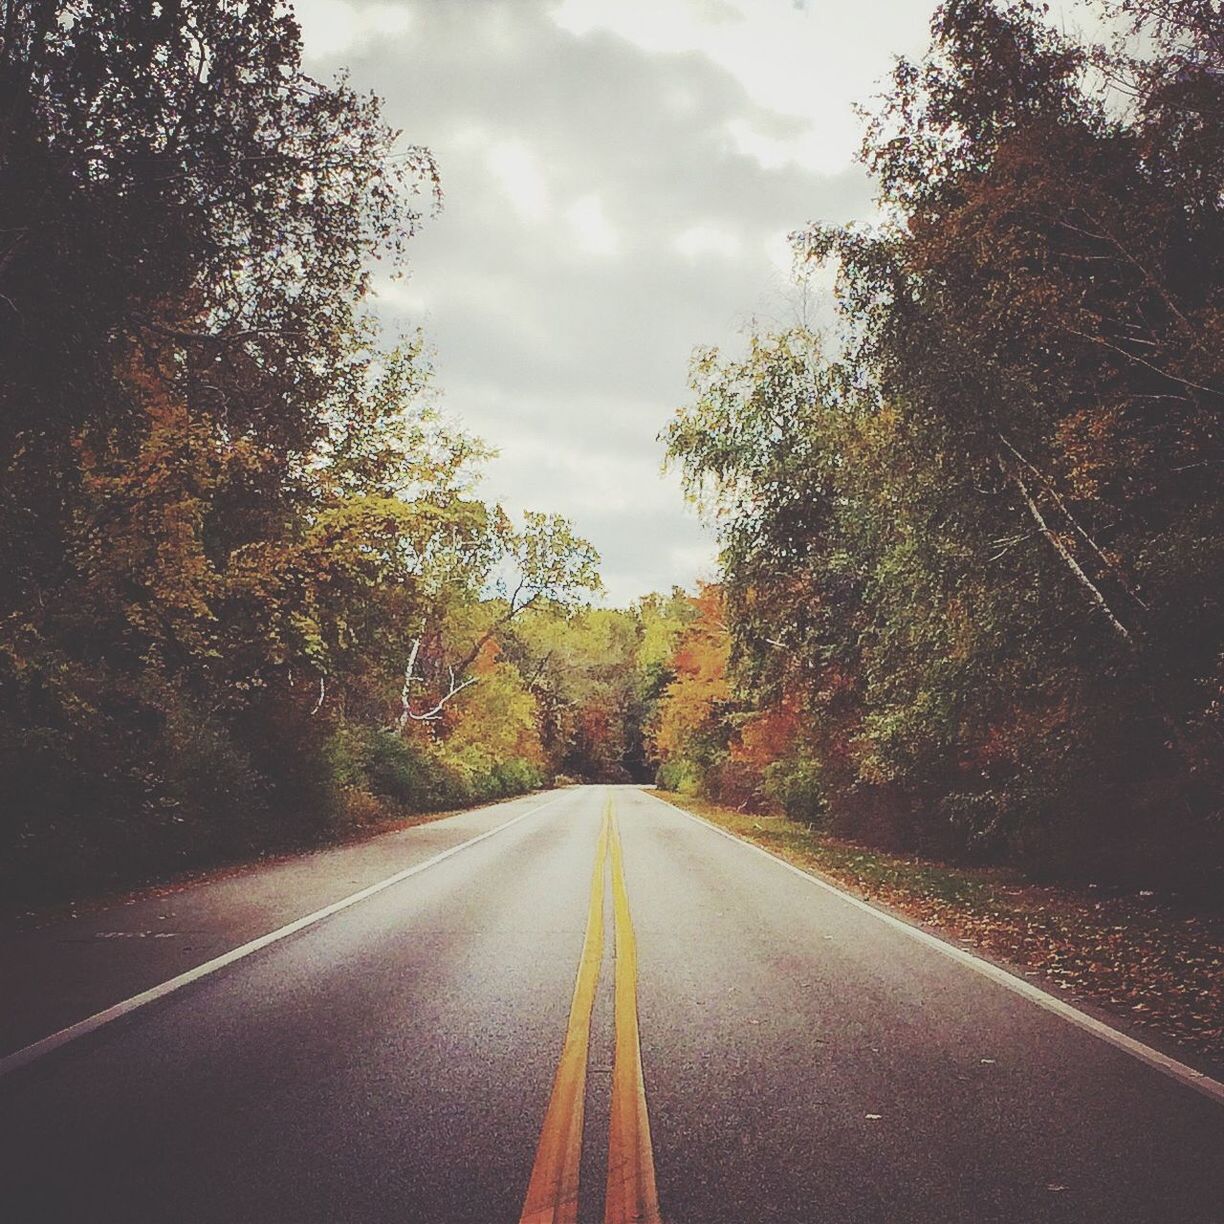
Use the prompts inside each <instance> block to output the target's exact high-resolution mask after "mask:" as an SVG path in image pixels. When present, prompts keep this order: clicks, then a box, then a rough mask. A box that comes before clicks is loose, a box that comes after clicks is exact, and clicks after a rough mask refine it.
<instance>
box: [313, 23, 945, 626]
mask: <svg viewBox="0 0 1224 1224" xmlns="http://www.w3.org/2000/svg"><path fill="white" fill-rule="evenodd" d="M297 8H298V15H299V17H300V19H301V21H302V26H303V33H304V38H305V44H306V54H307V67H308V68H309V70H310V71H311V72H312V73H313V74H314V75H316V76H319V77H322V78H327V77H330V76H331V75H332V74H333V73H334V72H335V71H336V70H338V69H340V68H342V67H347V68H348V69H349V70H350V71H351V76H352V83H353V84H354V86H356V87H357V88H358V89H360V90H363V91H364V90H369V89H373V90H374V91H375V92H377V93H378V94H379V95H381V97H382V98H383V99H384V100H385V109H386V116H387V119H388V121H389V122H390V123H391V124H392V125H393V126H394V127H397V128H400V129H402V130H403V132H404V139H405V141H406V142H409V143H414V144H423V145H425V146H427V147H428V148H429V149H430V150H432V152H433V153H434V155H435V156H436V158H437V161H438V164H439V167H440V170H441V175H442V186H443V190H444V192H445V204H444V207H443V210H442V212H441V213H440V214H439V215H438V216H437V217H436V218H433V219H431V220H429V221H428V223H427V224H426V225H425V226H424V228H423V229H422V231H421V233H420V235H419V236H418V237H416V238H415V239H414V240H413V243H412V244H411V269H412V270H411V275H410V277H409V278H408V279H407V280H402V281H399V282H396V283H391V284H386V285H383V286H382V287H381V289H380V301H379V306H380V310H381V312H382V314H383V315H384V316H385V317H386V319H387V321H388V322H389V323H390V324H392V325H393V326H395V327H401V328H413V327H416V326H418V325H420V326H423V327H424V329H425V331H426V334H427V335H428V337H429V339H430V341H431V343H432V345H433V347H434V349H435V351H436V366H437V371H438V381H439V385H440V387H441V390H442V393H443V396H444V404H445V405H446V408H447V410H448V411H449V412H450V413H451V414H453V415H455V416H457V417H459V418H460V419H461V420H462V421H463V422H464V423H465V424H466V425H467V426H468V427H469V428H470V429H471V430H473V431H474V432H476V433H478V434H480V435H481V436H482V437H484V438H485V439H486V440H487V441H488V442H490V443H491V444H492V445H493V446H495V447H496V448H497V449H498V450H499V452H500V457H499V458H498V459H497V460H495V461H494V462H493V463H492V464H491V465H490V467H489V473H488V478H487V481H486V485H485V492H486V494H487V495H488V496H490V497H494V498H497V499H500V500H502V501H503V502H504V503H505V504H506V506H507V508H508V509H510V510H512V511H514V510H520V509H523V508H528V509H538V510H548V511H557V512H560V513H563V514H566V515H568V516H569V517H571V518H572V519H573V521H574V523H575V525H576V527H577V529H578V530H579V531H580V532H581V533H582V534H584V535H586V536H587V537H588V538H590V539H591V540H592V541H593V542H594V544H595V546H596V547H597V548H598V549H599V551H600V553H601V554H602V556H603V562H604V564H603V573H604V580H605V582H606V585H607V588H608V598H609V599H610V601H611V602H613V603H617V604H620V603H625V602H627V601H629V600H631V599H633V598H636V597H637V596H639V595H642V594H645V593H646V592H648V591H651V590H666V589H668V588H670V586H671V585H672V584H673V583H680V584H684V585H689V584H691V583H692V582H693V581H694V579H695V578H697V577H698V576H699V575H701V574H706V575H707V576H709V575H710V572H711V562H712V558H713V547H712V545H711V543H710V539H709V536H708V533H706V532H705V531H704V530H703V529H702V528H701V527H700V526H699V525H698V523H697V521H696V519H695V517H694V515H693V512H692V511H691V510H690V509H689V508H688V507H687V506H686V505H685V503H684V500H683V498H682V496H681V493H680V489H679V486H678V482H677V480H676V479H675V478H674V477H666V478H665V477H663V476H662V475H661V474H660V461H661V458H662V448H661V447H660V445H659V443H658V442H657V440H656V439H657V435H658V433H659V431H660V429H661V428H663V427H664V425H665V424H666V422H667V420H668V419H669V417H670V416H671V415H672V413H673V412H674V411H675V409H676V408H677V407H678V406H679V405H680V404H682V403H683V402H685V399H686V395H687V366H688V358H689V354H690V352H691V351H692V349H693V347H694V346H695V345H698V344H718V345H732V346H733V345H734V344H735V343H736V341H737V338H739V337H741V336H742V334H743V332H744V329H745V326H746V324H747V323H748V321H749V319H750V318H751V317H753V316H754V315H755V316H757V317H760V318H763V319H767V320H778V321H786V320H787V319H788V315H790V316H793V313H794V311H795V309H796V300H797V299H796V293H795V291H794V289H793V288H792V287H789V285H788V278H789V264H790V256H789V251H788V249H787V246H786V241H785V237H786V234H787V233H788V231H790V230H793V229H796V228H798V227H799V226H800V225H802V224H803V223H804V222H806V221H808V220H816V219H820V220H826V221H832V222H841V221H849V220H853V219H856V218H862V217H865V216H867V215H868V214H869V212H870V210H871V189H870V185H869V183H868V182H867V180H866V178H865V176H864V174H863V172H862V170H861V169H860V168H859V167H858V166H857V165H856V163H855V162H854V152H855V149H856V147H857V142H858V131H859V124H858V121H857V120H856V118H855V116H854V114H853V112H852V106H853V104H854V103H855V102H856V101H860V102H861V101H866V100H868V99H870V97H871V96H872V95H873V94H875V93H877V92H878V91H879V88H880V83H881V80H882V78H883V77H884V76H885V74H886V73H887V72H888V70H889V67H890V65H891V60H892V57H893V56H894V55H896V54H898V53H906V54H911V55H913V54H916V53H919V52H920V51H921V50H922V48H923V47H924V46H925V43H926V32H927V23H928V20H929V14H930V11H931V8H932V0H870V2H866V0H854V2H847V0H805V2H800V0H490V2H483V0H378V2H367V0H297Z"/></svg>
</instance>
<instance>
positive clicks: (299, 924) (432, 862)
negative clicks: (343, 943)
mask: <svg viewBox="0 0 1224 1224" xmlns="http://www.w3.org/2000/svg"><path fill="white" fill-rule="evenodd" d="M563 796H564V792H563V793H562V794H561V795H554V796H553V797H552V798H550V799H547V800H545V801H544V802H543V803H539V804H537V805H536V806H535V807H533V808H528V809H527V811H525V812H520V813H519V814H518V815H517V816H513V817H511V819H509V820H507V821H505V822H504V823H503V824H499V825H497V826H496V827H495V828H492V829H487V830H486V831H485V832H483V833H479V834H477V835H476V836H475V837H470V838H468V840H467V841H465V842H460V843H459V844H458V845H457V846H451V847H450V849H449V850H443V851H442V852H441V853H440V854H435V855H434V856H433V858H428V859H425V861H424V862H421V863H416V864H414V865H413V866H412V867H406V868H405V869H404V870H403V871H397V872H396V873H395V874H394V875H390V876H387V878H386V879H385V880H379V881H377V882H376V883H374V884H371V885H369V886H368V887H366V888H363V889H361V890H360V891H359V892H355V893H352V894H351V895H349V896H347V897H342V898H341V899H340V900H339V901H333V902H332V903H331V905H325V906H324V907H323V908H322V909H317V910H315V911H314V913H312V914H307V915H306V916H305V917H303V918H298V919H297V920H296V921H294V922H290V923H289V924H288V925H286V926H283V927H278V928H277V929H276V930H275V931H269V932H268V933H267V934H266V935H260V936H259V937H258V938H257V939H252V940H250V942H248V943H244V944H241V945H239V946H238V947H237V948H231V949H230V950H229V951H228V952H223V953H222V954H221V955H220V956H214V957H213V959H212V960H209V961H205V962H204V963H203V964H202V965H197V966H196V967H195V968H194V969H188V970H187V971H186V972H184V973H180V974H178V975H177V976H176V977H172V978H168V979H167V980H166V981H164V982H161V983H160V984H159V985H157V986H152V987H150V988H149V989H148V990H142V991H141V992H140V993H139V994H134V995H132V996H131V998H128V999H124V1000H123V1001H122V1002H121V1003H115V1004H114V1005H112V1006H111V1007H107V1008H103V1010H102V1011H99V1012H94V1014H93V1015H92V1016H86V1017H85V1019H84V1020H78V1021H77V1022H76V1023H75V1024H70V1025H68V1027H67V1028H62V1029H60V1030H59V1031H58V1032H55V1033H50V1034H48V1035H47V1036H46V1037H42V1038H40V1039H39V1040H38V1041H35V1042H32V1043H31V1044H30V1045H28V1046H23V1047H22V1048H21V1049H20V1050H14V1051H13V1053H11V1054H6V1055H5V1056H4V1057H3V1058H0V1078H3V1077H4V1076H6V1075H8V1074H9V1073H10V1072H12V1071H16V1070H17V1069H18V1068H19V1067H25V1066H28V1065H29V1064H30V1063H32V1062H36V1061H37V1060H38V1059H40V1058H43V1057H44V1056H45V1055H47V1054H50V1053H51V1052H52V1051H53V1050H58V1049H59V1048H60V1047H61V1046H65V1045H67V1044H68V1043H69V1042H70V1041H76V1040H77V1038H78V1037H85V1036H87V1035H88V1034H90V1033H94V1032H97V1030H98V1029H100V1028H102V1027H103V1025H106V1024H110V1022H111V1021H112V1020H118V1019H119V1018H120V1017H121V1016H126V1015H128V1014H129V1013H130V1012H134V1011H136V1010H137V1008H140V1007H144V1006H145V1005H146V1004H148V1003H154V1002H156V1001H157V1000H158V999H164V998H165V997H166V996H167V995H169V994H173V993H174V992H175V991H176V990H181V989H182V988H183V987H184V986H188V985H190V984H191V983H192V982H198V981H199V980H200V979H201V978H204V977H208V976H209V975H211V974H213V973H216V972H218V970H221V969H224V968H225V967H226V966H227V965H232V964H233V963H234V962H235V961H240V960H242V959H244V958H245V957H248V956H251V955H252V954H253V953H255V952H258V951H260V950H261V949H263V948H266V947H268V946H269V945H270V944H274V943H278V942H279V941H280V940H282V939H287V938H288V937H289V936H290V935H295V934H297V932H298V931H303V930H305V929H306V928H307V927H310V926H314V925H315V923H316V922H322V921H323V919H324V918H330V917H331V916H332V915H333V914H338V913H340V911H341V910H346V909H348V908H349V907H350V906H352V905H356V904H358V902H360V901H365V900H367V899H368V898H370V897H372V896H374V895H375V894H376V893H380V892H382V891H383V889H385V888H390V887H391V886H392V885H393V884H398V883H400V882H401V881H402V880H406V879H408V877H409V876H414V875H417V874H419V873H420V872H422V871H426V870H427V869H428V868H430V867H433V866H436V865H437V864H438V863H441V862H442V861H443V860H444V859H448V858H450V857H451V856H452V855H455V854H458V853H459V851H460V850H466V849H467V848H468V847H469V846H474V845H476V843H477V842H482V841H484V840H485V839H486V838H489V837H493V836H494V835H495V834H497V833H501V832H503V831H504V830H506V829H508V828H510V826H511V825H516V824H518V823H519V821H520V820H526V819H527V817H528V816H534V815H535V814H536V812H539V811H541V810H542V809H544V808H546V807H550V806H551V805H552V804H554V803H556V802H558V801H559V800H560V799H561V798H563ZM660 802H662V800H660ZM477 810H479V809H477Z"/></svg>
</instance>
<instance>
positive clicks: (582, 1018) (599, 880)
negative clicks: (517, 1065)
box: [519, 799, 612, 1224]
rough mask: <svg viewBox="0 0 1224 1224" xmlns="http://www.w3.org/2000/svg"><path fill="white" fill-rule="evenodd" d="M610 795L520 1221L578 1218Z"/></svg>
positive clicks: (548, 1223) (565, 1222) (539, 1223)
mask: <svg viewBox="0 0 1224 1224" xmlns="http://www.w3.org/2000/svg"><path fill="white" fill-rule="evenodd" d="M611 812H612V801H611V799H609V800H608V804H607V806H606V807H605V808H604V815H603V824H602V825H601V826H600V830H599V844H598V847H597V848H596V851H595V868H594V873H593V875H592V877H591V901H590V907H589V909H588V910H587V925H586V936H585V938H584V940H583V944H582V959H581V960H580V961H579V963H578V980H577V981H576V982H575V984H574V1001H573V1003H572V1004H571V1005H570V1017H569V1027H568V1028H567V1029H566V1032H565V1044H564V1046H562V1048H561V1061H560V1063H559V1064H558V1066H557V1077H556V1079H555V1080H554V1081H553V1090H552V1096H551V1097H550V1098H549V1102H548V1111H547V1112H546V1113H545V1115H544V1126H543V1128H542V1129H541V1131H540V1146H539V1147H538V1148H537V1149H536V1158H535V1164H534V1165H533V1166H532V1170H531V1181H530V1182H529V1183H528V1186H527V1198H526V1201H525V1202H524V1204H523V1214H522V1216H520V1217H519V1224H575V1221H576V1220H577V1219H578V1167H579V1165H580V1163H581V1161H582V1113H583V1103H584V1097H585V1095H586V1070H587V1051H588V1048H589V1046H590V1040H591V1011H592V1009H593V1008H594V1006H595V987H596V985H597V984H598V982H599V964H600V961H601V960H603V946H604V933H603V911H604V869H605V864H606V862H607V857H608V828H609V821H610V817H611Z"/></svg>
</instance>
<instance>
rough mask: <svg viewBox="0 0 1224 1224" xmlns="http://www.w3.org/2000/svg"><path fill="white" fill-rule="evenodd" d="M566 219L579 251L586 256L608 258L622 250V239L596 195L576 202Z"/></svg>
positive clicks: (571, 206)
mask: <svg viewBox="0 0 1224 1224" xmlns="http://www.w3.org/2000/svg"><path fill="white" fill-rule="evenodd" d="M565 219H566V220H567V221H568V222H569V225H570V229H571V230H572V231H573V233H574V238H575V240H576V241H577V244H578V248H579V250H581V251H584V252H585V253H586V254H588V255H598V256H603V257H607V256H611V255H615V254H617V252H618V251H619V250H620V246H621V244H620V238H619V236H618V235H617V232H616V230H615V229H613V227H612V223H611V222H610V221H609V220H608V216H607V213H605V212H604V204H603V200H602V199H601V198H600V197H599V195H597V194H596V193H594V192H592V193H591V194H589V195H584V196H582V197H581V198H580V199H578V200H575V201H574V203H573V204H571V205H570V207H569V208H568V209H567V210H566V213H565Z"/></svg>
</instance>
